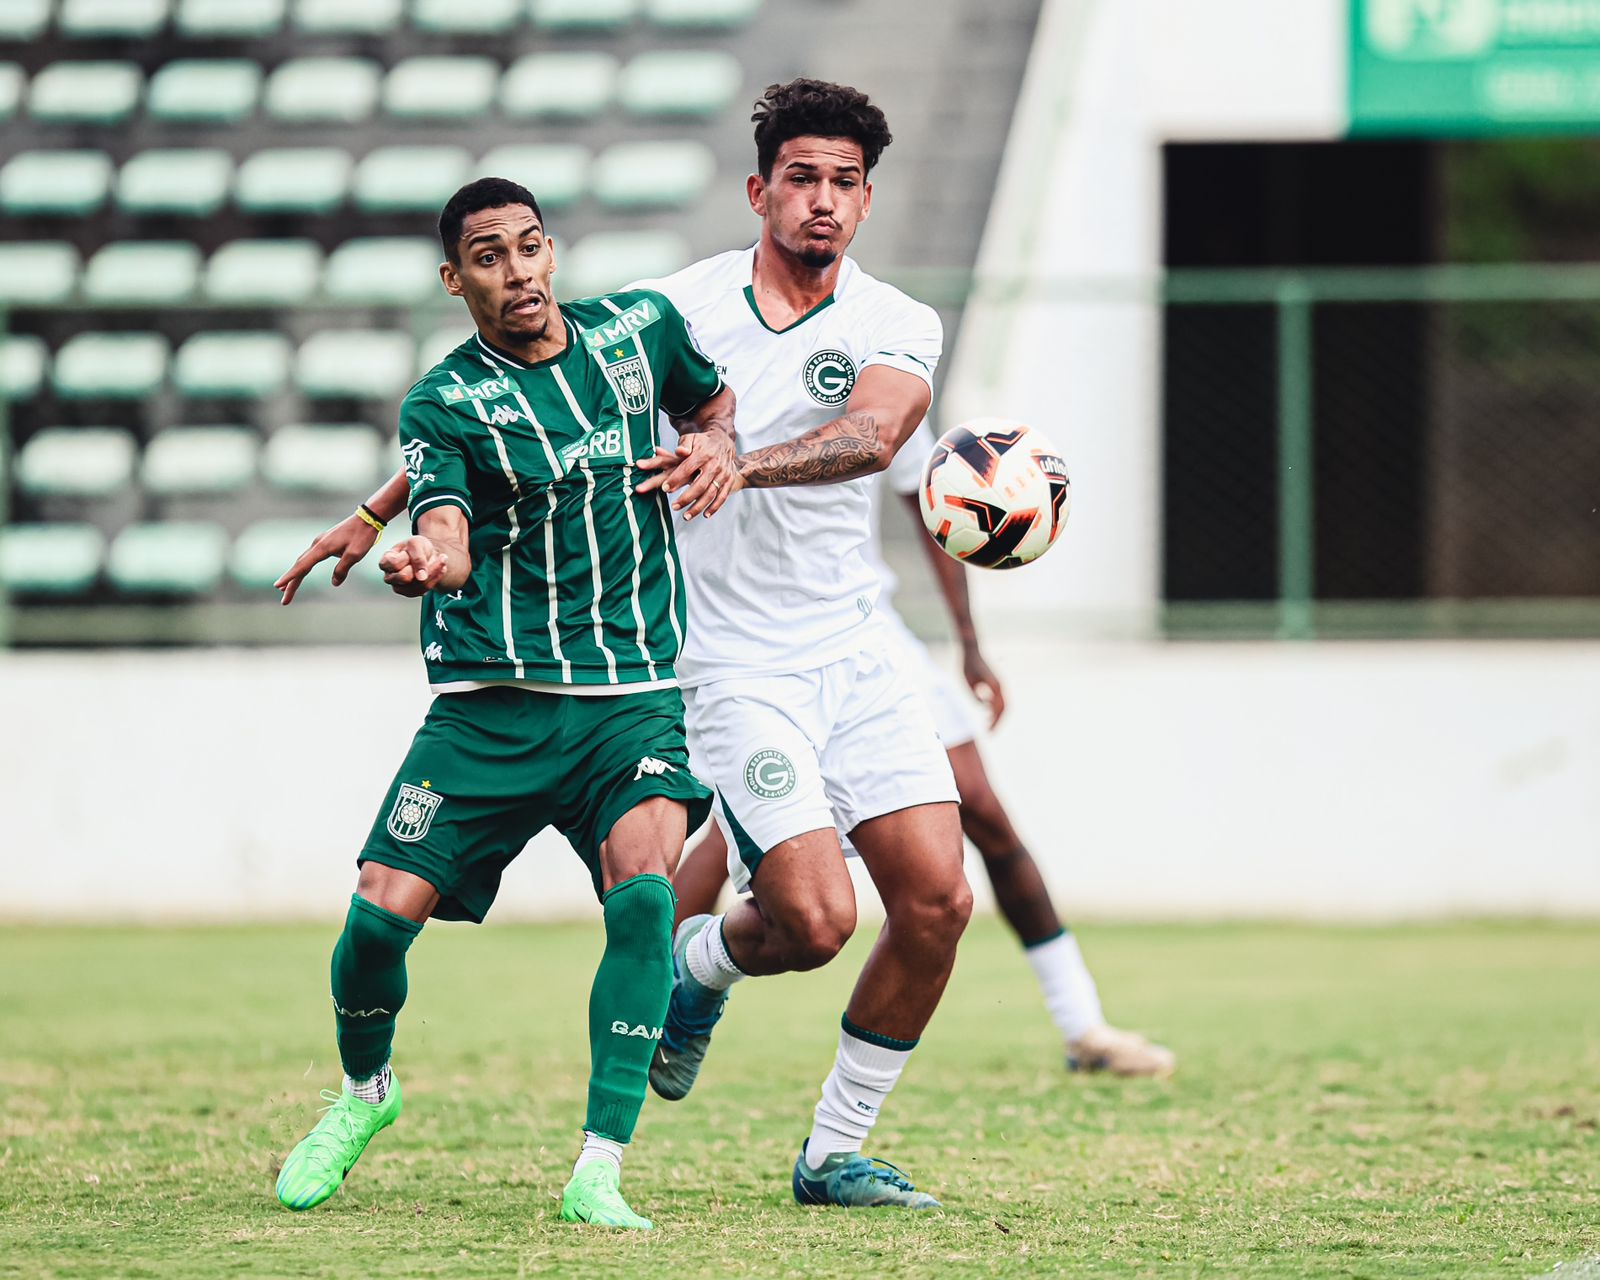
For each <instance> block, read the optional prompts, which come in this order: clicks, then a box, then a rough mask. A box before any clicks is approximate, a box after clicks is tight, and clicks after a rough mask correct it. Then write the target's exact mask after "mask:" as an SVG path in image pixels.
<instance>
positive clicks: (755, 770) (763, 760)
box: [744, 750, 795, 800]
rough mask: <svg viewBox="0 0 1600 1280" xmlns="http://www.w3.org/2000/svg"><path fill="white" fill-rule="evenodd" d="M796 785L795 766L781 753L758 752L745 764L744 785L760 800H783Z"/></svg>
mask: <svg viewBox="0 0 1600 1280" xmlns="http://www.w3.org/2000/svg"><path fill="white" fill-rule="evenodd" d="M794 784H795V772H794V764H793V762H792V761H791V760H790V759H789V757H788V756H786V755H784V754H783V752H781V751H771V750H767V751H758V752H756V753H755V755H753V756H751V757H750V758H749V759H748V760H746V761H745V762H744V785H745V786H746V787H747V788H748V789H749V791H750V794H751V795H753V796H755V797H756V798H757V799H758V800H782V799H783V797H784V796H786V795H788V794H789V793H790V792H791V791H793V790H794Z"/></svg>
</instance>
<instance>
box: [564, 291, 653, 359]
mask: <svg viewBox="0 0 1600 1280" xmlns="http://www.w3.org/2000/svg"><path fill="white" fill-rule="evenodd" d="M659 319H661V313H660V312H659V311H657V310H656V305H655V303H653V302H651V301H650V299H649V298H641V299H640V300H639V301H638V302H635V303H634V304H633V305H632V306H631V307H629V308H628V309H627V310H626V311H619V312H618V313H617V315H616V317H615V318H614V319H611V320H602V321H601V322H600V323H599V324H597V325H595V327H594V328H592V329H585V330H584V331H583V345H584V346H586V347H588V348H589V350H590V351H599V350H600V349H601V348H603V347H609V346H610V345H611V344H612V343H613V342H621V341H622V340H623V339H624V338H631V337H633V335H634V334H636V333H638V332H639V330H640V329H643V328H646V327H647V326H649V325H652V324H654V323H655V322H656V321H657V320H659Z"/></svg>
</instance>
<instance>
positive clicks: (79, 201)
mask: <svg viewBox="0 0 1600 1280" xmlns="http://www.w3.org/2000/svg"><path fill="white" fill-rule="evenodd" d="M110 190H111V157H110V156H108V155H106V153H105V152H103V151H23V152H19V153H18V154H17V155H14V156H12V157H11V159H9V160H7V161H6V163H5V166H4V167H3V168H0V209H4V210H5V212H7V213H13V214H26V213H60V214H80V215H81V214H88V213H93V212H94V211H95V210H96V209H98V208H99V207H100V206H101V205H103V204H104V203H105V202H106V195H107V193H108V192H109V191H110Z"/></svg>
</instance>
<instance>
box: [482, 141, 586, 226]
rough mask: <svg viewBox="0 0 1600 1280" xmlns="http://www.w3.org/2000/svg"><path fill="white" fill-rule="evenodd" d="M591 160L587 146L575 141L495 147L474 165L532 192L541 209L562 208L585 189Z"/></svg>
mask: <svg viewBox="0 0 1600 1280" xmlns="http://www.w3.org/2000/svg"><path fill="white" fill-rule="evenodd" d="M593 159H594V157H593V156H592V155H591V154H590V153H589V148H588V147H584V146H579V145H578V144H577V143H572V142H553V143H550V144H548V145H542V146H541V145H537V144H535V145H531V146H523V145H520V144H517V143H513V144H511V145H510V146H505V147H496V148H495V149H494V150H493V151H491V152H489V154H488V155H486V156H484V157H483V159H482V160H481V161H479V162H478V168H479V170H480V171H481V172H483V173H486V174H491V175H493V176H494V177H497V178H510V179H511V180H512V181H513V182H520V183H521V184H522V185H523V186H525V187H527V188H528V190H529V191H531V192H533V197H534V199H535V200H537V201H538V202H539V207H540V208H541V209H545V210H551V209H565V208H566V207H567V206H569V205H571V204H574V203H576V202H577V200H578V199H579V197H581V196H582V195H583V193H584V191H585V190H587V188H588V185H589V166H590V164H591V163H592V162H593Z"/></svg>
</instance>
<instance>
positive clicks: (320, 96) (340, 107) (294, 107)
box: [266, 58, 382, 124]
mask: <svg viewBox="0 0 1600 1280" xmlns="http://www.w3.org/2000/svg"><path fill="white" fill-rule="evenodd" d="M381 78H382V71H381V69H380V68H379V66H378V64H377V63H376V62H374V61H372V60H371V59H370V58H292V59H290V60H289V61H288V62H285V63H283V64H282V65H281V66H279V67H278V69H277V70H276V71H274V72H273V73H272V74H271V75H270V76H268V77H267V94H266V108H267V114H268V115H270V116H272V117H273V118H274V119H276V120H282V121H286V122H287V123H289V124H359V123H360V122H361V121H363V120H365V119H366V118H367V117H368V116H370V115H371V114H372V109H373V108H374V107H375V106H377V104H378V87H379V83H380V80H381Z"/></svg>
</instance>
